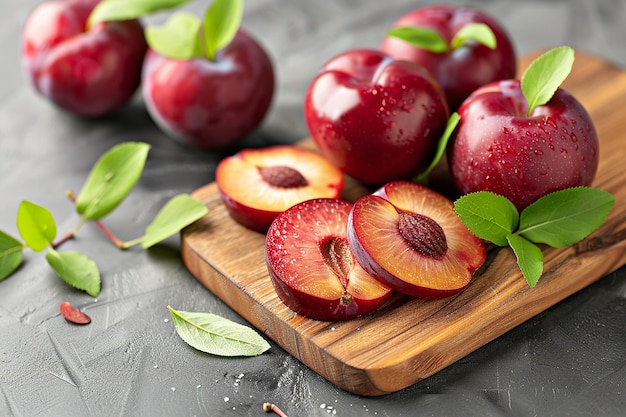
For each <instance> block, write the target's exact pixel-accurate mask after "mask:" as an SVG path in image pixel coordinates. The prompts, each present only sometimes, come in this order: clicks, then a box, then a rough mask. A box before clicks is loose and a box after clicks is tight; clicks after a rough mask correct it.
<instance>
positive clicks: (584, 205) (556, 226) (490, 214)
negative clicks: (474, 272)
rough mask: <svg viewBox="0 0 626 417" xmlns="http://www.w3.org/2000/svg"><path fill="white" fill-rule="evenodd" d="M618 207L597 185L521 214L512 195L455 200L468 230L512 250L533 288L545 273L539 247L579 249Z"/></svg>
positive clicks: (550, 198) (560, 194)
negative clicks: (581, 242)
mask: <svg viewBox="0 0 626 417" xmlns="http://www.w3.org/2000/svg"><path fill="white" fill-rule="evenodd" d="M614 204H615V197H614V196H613V195H611V194H610V193H608V192H606V191H604V190H600V189H598V188H593V187H572V188H566V189H563V190H559V191H555V192H553V193H550V194H547V195H545V196H543V197H541V198H539V199H538V200H537V201H535V202H534V203H532V204H530V205H529V206H527V207H526V208H525V209H524V210H522V212H521V214H520V213H518V211H517V209H516V208H515V206H514V205H513V203H512V202H511V201H510V200H509V199H507V198H506V197H503V196H500V195H497V194H495V193H492V192H488V191H479V192H475V193H470V194H466V195H464V196H462V197H460V198H459V199H457V200H456V201H455V202H454V209H455V211H456V213H457V214H458V216H459V218H460V219H461V221H462V222H463V223H464V224H465V226H466V227H467V228H468V229H470V231H471V232H472V233H474V234H475V235H476V236H478V237H480V238H481V239H484V240H487V241H490V242H492V243H494V244H495V245H498V246H510V247H511V249H513V252H514V253H515V256H516V257H517V264H518V266H519V267H520V269H521V271H522V274H523V275H524V277H525V278H526V281H527V282H528V285H529V286H530V287H534V286H535V285H536V284H537V282H538V281H539V278H540V277H541V275H542V274H543V253H542V251H541V248H540V247H539V246H538V245H539V244H546V245H548V246H552V247H555V248H559V247H564V246H570V245H573V244H575V243H577V242H579V241H581V240H582V239H584V238H586V237H587V236H589V235H590V234H591V233H593V232H594V231H596V230H597V229H598V228H599V227H600V226H601V225H602V224H603V223H604V221H605V220H606V218H607V216H608V214H609V212H610V211H611V209H612V208H613V205H614Z"/></svg>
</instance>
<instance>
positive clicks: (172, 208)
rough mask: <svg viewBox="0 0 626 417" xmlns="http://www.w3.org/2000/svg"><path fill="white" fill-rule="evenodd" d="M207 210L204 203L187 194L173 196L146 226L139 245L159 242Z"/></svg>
mask: <svg viewBox="0 0 626 417" xmlns="http://www.w3.org/2000/svg"><path fill="white" fill-rule="evenodd" d="M207 212H208V209H207V207H206V206H205V205H204V204H202V203H201V202H200V201H198V200H196V199H195V198H193V197H191V196H190V195H188V194H179V195H177V196H175V197H173V198H172V199H171V200H170V201H168V202H167V204H165V206H163V208H162V209H161V211H159V213H158V214H157V215H156V217H155V218H154V220H153V221H152V223H151V224H150V225H149V226H148V227H147V228H146V234H145V236H144V237H143V238H142V240H141V246H143V247H144V248H146V249H147V248H149V247H151V246H153V245H155V244H157V243H159V242H160V241H162V240H164V239H166V238H168V237H170V236H172V235H174V234H175V233H178V232H180V231H181V230H182V229H183V228H184V227H186V226H188V225H190V224H191V223H193V222H195V221H196V220H198V219H200V218H201V217H202V216H204V215H205V214H206V213H207Z"/></svg>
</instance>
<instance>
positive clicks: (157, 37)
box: [146, 12, 202, 60]
mask: <svg viewBox="0 0 626 417" xmlns="http://www.w3.org/2000/svg"><path fill="white" fill-rule="evenodd" d="M201 27H202V23H201V22H200V19H199V18H198V17H197V16H195V15H194V14H192V13H187V12H178V13H175V14H173V15H172V16H170V18H169V19H168V20H167V21H166V22H165V23H164V24H163V25H161V26H150V27H147V28H146V41H147V42H148V45H149V46H150V48H152V49H154V50H155V51H156V52H158V53H159V54H160V55H163V56H165V57H168V58H172V59H180V60H188V59H191V58H195V57H201V56H202V46H201V44H200V29H201Z"/></svg>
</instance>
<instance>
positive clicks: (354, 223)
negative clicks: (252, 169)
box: [348, 181, 486, 298]
mask: <svg viewBox="0 0 626 417" xmlns="http://www.w3.org/2000/svg"><path fill="white" fill-rule="evenodd" d="M348 242H349V244H350V248H351V250H352V253H353V254H354V257H355V259H356V260H357V261H358V262H359V263H360V264H361V266H362V267H363V268H364V269H365V270H366V271H367V272H369V273H370V274H371V275H373V276H375V277H376V278H378V279H379V280H380V281H381V282H383V283H385V284H386V285H389V286H390V287H391V288H393V289H394V290H396V291H398V292H402V293H404V294H408V295H411V296H415V297H422V298H443V297H447V296H450V295H454V294H456V293H458V292H460V291H462V290H464V289H465V288H466V287H467V286H468V285H469V284H470V281H471V279H472V277H473V275H474V273H475V272H476V270H477V269H478V268H480V266H482V265H483V263H484V262H485V258H486V251H485V245H484V243H483V241H482V240H481V239H479V238H478V237H476V236H475V235H474V234H473V233H472V232H471V231H470V230H469V229H468V228H467V227H466V226H465V225H464V224H463V223H462V222H461V220H460V219H459V217H458V215H457V214H456V212H455V211H454V204H453V203H452V201H450V200H449V199H448V198H446V197H444V196H443V195H441V194H439V193H437V192H436V191H433V190H432V189H429V188H427V187H425V186H422V185H419V184H416V183H413V182H410V181H394V182H390V183H388V184H386V185H384V186H383V187H381V188H380V189H378V190H377V191H376V192H374V193H373V194H371V195H366V196H363V197H361V198H360V199H358V200H357V201H356V203H355V204H354V206H353V208H352V211H351V212H350V217H349V219H348Z"/></svg>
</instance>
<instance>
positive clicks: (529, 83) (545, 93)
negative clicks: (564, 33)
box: [521, 46, 574, 115]
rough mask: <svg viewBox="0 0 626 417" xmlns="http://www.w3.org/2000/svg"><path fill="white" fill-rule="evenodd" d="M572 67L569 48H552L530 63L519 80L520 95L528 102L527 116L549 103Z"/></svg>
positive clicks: (572, 61)
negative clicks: (536, 108)
mask: <svg viewBox="0 0 626 417" xmlns="http://www.w3.org/2000/svg"><path fill="white" fill-rule="evenodd" d="M573 65H574V49H572V48H571V47H569V46H559V47H557V48H553V49H551V50H549V51H548V52H545V53H544V54H542V55H540V56H539V57H538V58H536V59H535V60H534V61H533V62H531V64H530V65H529V66H528V68H526V71H524V74H523V75H522V79H521V88H522V93H523V94H524V97H526V101H527V102H528V110H527V114H528V115H530V114H531V113H532V111H533V109H534V108H535V107H537V106H543V105H544V104H546V103H548V102H549V101H550V99H551V98H552V96H553V95H554V93H555V92H556V90H557V89H558V88H559V87H560V86H561V84H563V81H565V79H566V78H567V76H568V75H569V73H570V72H571V71H572V67H573Z"/></svg>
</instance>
